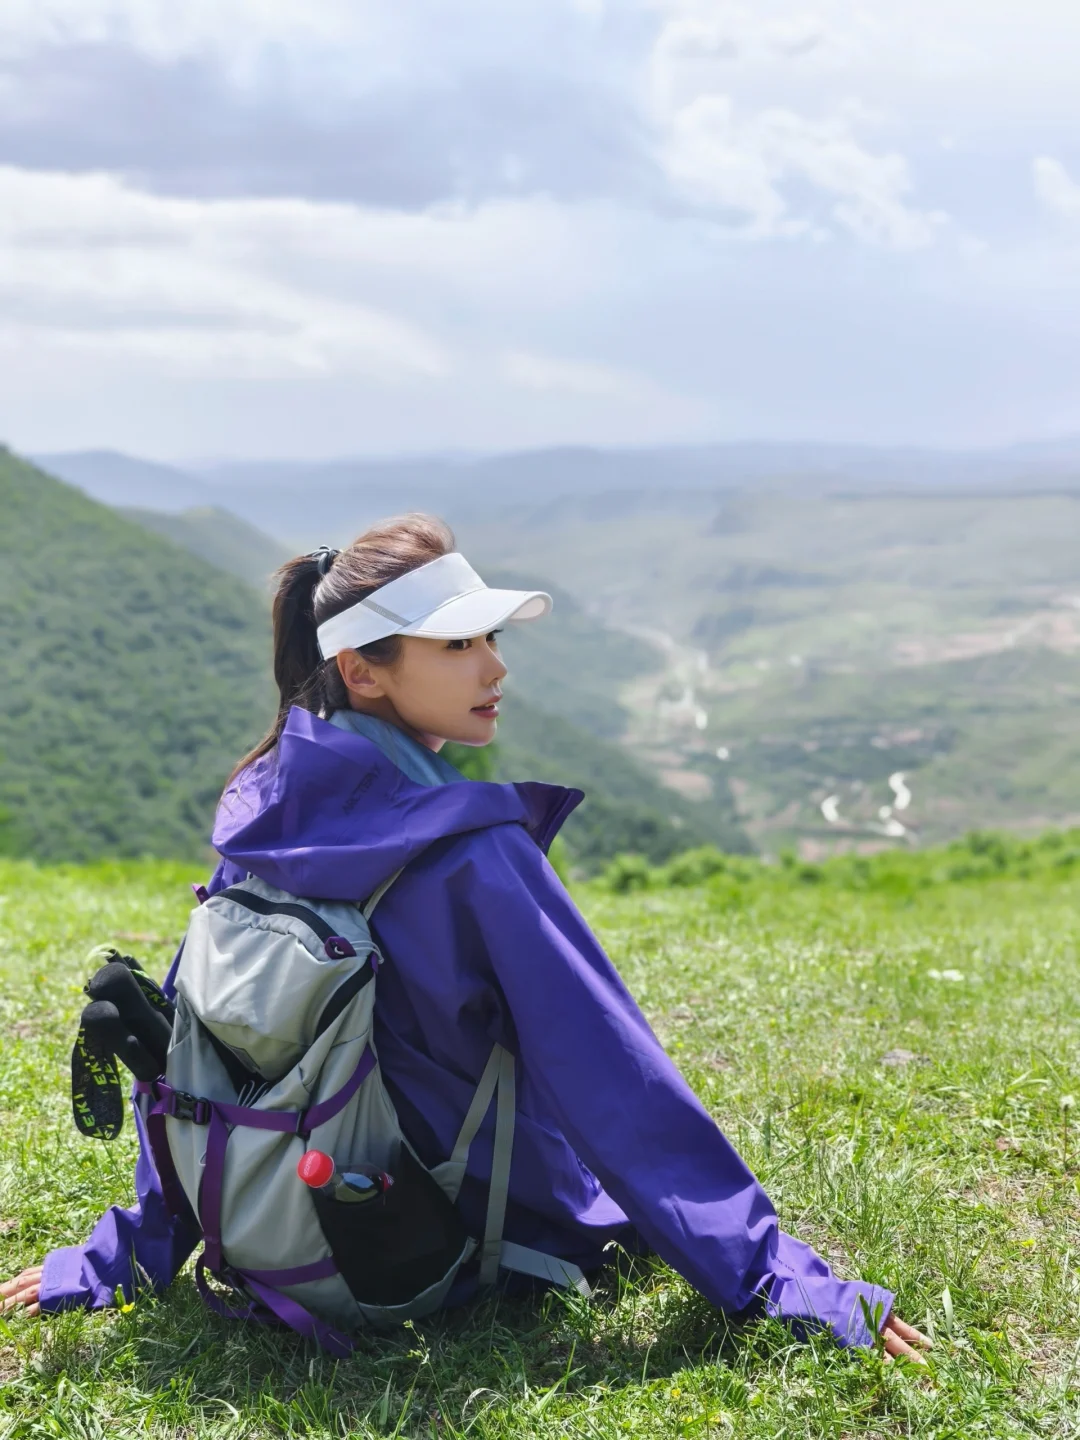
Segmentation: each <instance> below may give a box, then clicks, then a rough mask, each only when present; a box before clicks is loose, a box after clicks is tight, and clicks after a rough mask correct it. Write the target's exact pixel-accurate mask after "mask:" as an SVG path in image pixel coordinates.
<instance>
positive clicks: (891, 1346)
mask: <svg viewBox="0 0 1080 1440" xmlns="http://www.w3.org/2000/svg"><path fill="white" fill-rule="evenodd" d="M881 1333H882V1334H883V1335H884V1337H885V1354H886V1356H887V1357H888V1358H889V1359H904V1360H910V1361H913V1362H914V1364H916V1365H925V1364H926V1361H925V1360H924V1359H923V1357H922V1356H921V1355H920V1354H919V1352H918V1350H915V1349H913V1348H912V1346H910V1345H909V1344H908V1343H907V1341H906V1340H901V1339H900V1336H899V1335H898V1334H897V1333H896V1331H895V1330H883V1331H882V1332H881Z"/></svg>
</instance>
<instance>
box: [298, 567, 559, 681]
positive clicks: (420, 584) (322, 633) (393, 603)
mask: <svg viewBox="0 0 1080 1440" xmlns="http://www.w3.org/2000/svg"><path fill="white" fill-rule="evenodd" d="M550 610H551V596H550V595H546V594H545V593H544V591H543V590H489V589H488V587H487V586H486V585H485V584H484V582H483V580H481V579H480V576H479V575H477V573H476V571H475V570H474V569H473V568H472V566H471V565H470V564H469V562H468V561H467V560H466V559H465V557H464V555H459V554H458V553H457V551H456V550H455V551H454V552H453V553H452V554H450V555H440V556H439V558H438V559H437V560H431V561H429V562H428V564H426V565H421V566H419V567H418V568H417V569H416V570H410V571H409V572H408V573H407V574H406V575H402V576H401V577H400V579H398V580H391V581H390V583H389V584H388V585H383V586H382V587H381V588H380V589H378V590H375V591H373V592H372V593H371V594H370V595H369V596H368V597H367V599H366V600H361V601H359V602H358V603H357V604H356V605H350V606H349V608H348V610H343V611H342V612H341V614H340V615H333V616H331V617H330V619H329V620H324V621H323V623H322V624H321V625H320V626H319V629H318V636H319V649H320V651H321V652H322V657H323V659H324V660H329V659H330V657H331V655H336V654H337V653H338V651H339V650H360V649H362V648H363V647H364V646H365V645H371V644H372V643H373V642H374V641H376V640H384V639H385V638H386V637H387V636H388V635H420V636H423V637H425V638H427V639H431V640H470V639H472V638H473V637H474V636H476V635H487V634H490V632H491V631H492V630H496V629H498V627H499V626H500V625H504V624H505V623H506V622H507V621H508V620H539V619H540V618H541V616H544V615H547V614H548V612H549V611H550Z"/></svg>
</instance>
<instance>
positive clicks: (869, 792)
mask: <svg viewBox="0 0 1080 1440" xmlns="http://www.w3.org/2000/svg"><path fill="white" fill-rule="evenodd" d="M462 528H463V532H464V538H465V541H466V542H467V544H468V546H469V548H470V550H471V551H474V552H475V553H476V554H477V555H479V556H481V557H482V558H484V559H487V558H488V557H495V556H498V557H500V563H503V564H505V565H507V566H516V565H519V564H524V563H525V562H526V560H528V562H529V563H530V564H531V565H532V566H533V568H535V569H536V570H538V571H540V572H541V573H544V574H550V575H551V576H552V578H553V579H554V580H555V581H557V582H558V583H559V584H561V585H563V586H565V587H566V588H567V589H568V590H569V591H570V592H571V593H572V594H573V595H574V596H575V598H576V599H577V600H578V602H579V603H580V604H582V605H587V606H589V607H590V609H591V611H592V612H593V613H594V614H595V615H596V616H597V617H598V618H600V619H603V620H605V621H606V622H607V623H609V624H611V625H615V626H618V627H623V628H625V629H627V630H629V631H631V632H632V633H634V634H636V635H638V636H642V637H646V638H648V639H650V640H651V641H652V642H653V644H654V647H655V654H656V664H655V667H654V670H653V672H652V673H651V674H638V675H636V676H632V677H630V678H628V679H627V681H626V682H625V683H624V685H623V687H622V691H621V696H622V701H623V704H624V706H625V707H626V708H627V709H628V710H630V712H631V714H632V720H631V723H630V726H629V728H628V730H627V732H626V734H625V736H624V739H625V741H626V743H627V744H628V746H629V747H630V749H631V750H632V751H633V753H634V754H635V755H636V756H637V757H638V758H639V759H640V760H641V761H643V762H644V763H645V764H646V765H647V766H649V767H650V768H652V769H653V770H654V771H655V772H657V773H659V775H660V776H661V777H662V778H663V779H664V781H665V782H666V783H667V784H668V785H669V786H670V787H671V788H672V789H673V790H674V791H678V792H679V793H680V794H682V795H684V796H687V797H689V798H692V799H699V800H701V801H702V804H703V806H704V807H705V808H706V809H708V808H709V807H710V806H720V807H725V806H728V805H729V804H730V803H731V801H732V799H733V800H734V803H735V806H736V808H737V813H738V818H739V820H740V822H741V824H742V826H743V828H744V830H745V831H746V833H747V834H749V836H750V837H751V839H752V840H753V841H754V842H755V844H756V845H757V847H758V848H759V849H761V850H762V851H764V852H766V853H771V854H773V855H775V854H777V853H778V852H779V851H780V850H781V849H782V848H783V847H784V846H786V845H797V846H800V847H801V848H802V849H803V851H804V853H805V854H806V855H807V856H815V855H818V854H820V853H825V852H828V851H836V850H843V849H851V848H862V849H867V848H874V847H880V846H882V845H890V844H894V843H897V841H899V843H903V844H907V843H918V844H927V843H934V842H936V841H939V840H942V839H946V838H949V837H951V836H954V835H958V834H963V833H964V832H965V831H966V830H968V829H971V828H973V827H982V826H988V825H989V826H998V825H1008V826H1011V827H1014V828H1017V829H1020V830H1027V831H1029V832H1035V831H1038V830H1040V829H1042V828H1045V826H1046V825H1048V824H1050V823H1055V824H1070V823H1074V822H1075V820H1076V818H1077V817H1080V723H1078V722H1080V491H1075V490H1074V491H1069V490H1052V489H1049V488H1048V489H1046V490H1044V491H1037V492H1031V491H1028V492H1023V491H1021V490H1019V489H1018V490H1016V491H1012V492H1010V491H1007V490H999V491H989V490H986V491H982V492H979V491H975V492H972V491H970V490H969V491H953V492H949V491H944V490H940V489H931V488H927V487H923V488H919V487H918V486H917V485H915V484H913V485H909V486H908V488H906V489H904V488H900V487H899V486H898V487H897V488H895V489H885V488H883V487H881V486H876V487H874V486H868V485H863V486H858V485H855V484H854V483H850V484H846V485H841V484H839V483H830V482H826V481H823V480H815V478H814V477H813V476H809V475H808V476H797V477H789V478H786V479H785V478H783V477H780V478H777V479H776V480H772V481H770V480H769V479H767V478H765V477H762V478H760V479H758V480H757V481H756V482H755V484H754V485H753V486H752V487H750V486H748V487H746V488H731V489H730V490H728V491H725V492H719V491H713V492H709V491H706V490H694V491H681V492H680V491H679V490H677V489H672V490H669V491H655V492H653V493H651V494H645V493H612V494H608V495H604V496H587V497H583V498H578V499H571V498H563V499H561V500H558V501H553V502H550V503H547V504H545V505H543V506H537V507H535V508H533V509H526V508H524V507H521V508H519V509H518V510H517V511H514V512H512V513H511V512H507V513H506V514H503V515H500V514H498V513H492V514H490V515H488V516H486V517H485V518H484V520H483V521H472V522H470V523H469V524H467V525H465V526H463V527H462ZM898 773H899V774H904V775H906V777H907V786H908V789H909V792H910V795H911V801H910V804H909V805H908V806H907V807H906V809H904V810H903V811H900V810H897V809H896V808H895V806H894V798H895V797H894V792H893V791H892V790H891V789H890V787H889V785H888V780H889V777H890V776H892V775H895V774H898ZM830 797H833V798H834V801H835V803H834V805H833V806H832V807H830V809H831V811H832V813H834V814H835V816H836V818H835V819H834V820H832V821H831V822H830V821H829V820H827V819H826V818H825V815H824V814H823V812H822V809H821V806H822V802H823V801H826V800H829V799H830ZM886 808H888V809H889V812H890V813H889V814H887V815H884V816H883V815H882V814H881V812H882V810H883V809H886ZM890 822H891V823H890ZM898 826H900V827H902V829H899V830H898V828H897V827H898ZM889 829H891V830H892V831H893V832H894V833H893V835H892V836H891V837H890V835H888V834H887V831H888V830H889Z"/></svg>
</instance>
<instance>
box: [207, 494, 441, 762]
mask: <svg viewBox="0 0 1080 1440" xmlns="http://www.w3.org/2000/svg"><path fill="white" fill-rule="evenodd" d="M453 548H454V535H453V532H452V531H451V529H450V527H449V526H448V525H446V524H445V523H444V522H443V521H442V520H438V519H436V518H435V517H434V516H433V515H403V516H401V517H400V518H398V519H396V520H388V521H385V522H384V523H383V524H381V525H375V526H373V527H372V528H371V529H370V530H368V531H365V533H364V534H363V535H361V536H360V537H359V538H358V539H356V540H354V541H353V542H352V544H351V545H349V546H347V547H346V548H345V549H344V550H340V551H339V550H331V549H330V548H329V546H326V545H323V546H321V547H320V548H319V549H318V550H316V551H314V552H313V553H312V554H311V555H298V556H297V557H296V558H295V559H294V560H287V561H286V562H285V564H284V565H282V567H281V568H280V570H278V571H277V574H276V576H275V579H276V580H277V590H276V591H275V593H274V605H273V618H274V679H275V681H276V682H277V688H278V712H277V716H276V717H275V719H274V723H273V725H271V727H270V729H269V730H268V731H267V733H266V734H265V735H264V736H263V738H262V739H261V740H260V741H259V743H258V745H256V746H255V748H254V749H253V750H251V751H249V752H248V754H247V755H245V756H244V758H243V759H242V760H241V761H240V763H239V764H238V765H237V766H236V769H235V770H234V771H233V772H232V774H231V775H230V776H229V779H228V782H227V784H226V787H225V788H226V789H228V788H229V786H230V785H232V783H233V781H234V780H235V779H236V777H237V776H238V775H239V774H240V773H241V772H242V771H244V770H246V769H247V767H248V766H249V765H251V764H253V763H254V761H256V760H260V759H261V758H262V757H263V756H264V755H268V754H269V753H270V751H271V750H274V749H276V748H277V744H278V741H279V740H280V739H281V733H282V731H283V730H284V729H285V725H286V723H287V721H288V718H289V711H290V710H291V709H292V708H293V707H294V706H299V707H300V709H302V710H310V711H311V712H312V713H313V714H315V715H321V716H323V717H324V718H329V716H331V715H332V714H333V713H334V711H335V710H346V709H348V708H349V697H348V691H347V690H346V688H345V683H344V681H343V680H342V678H341V674H340V671H339V670H338V666H337V660H336V659H333V658H332V659H330V660H324V659H323V658H322V652H321V651H320V649H319V639H318V633H317V632H318V627H319V626H320V625H321V624H322V623H323V621H325V620H329V619H330V617H331V616H332V615H337V614H340V612H341V611H342V610H347V609H348V608H349V606H351V605H355V604H357V603H358V602H359V601H361V600H364V599H366V598H367V596H368V595H370V594H372V593H373V592H374V591H375V590H378V589H379V588H380V587H381V586H383V585H389V583H390V581H391V580H397V579H399V578H400V577H401V576H402V575H406V574H408V572H409V571H410V570H416V569H418V568H419V566H421V565H426V564H428V562H429V561H431V560H437V559H438V558H439V557H440V556H441V555H447V554H449V553H450V551H451V550H453ZM401 651H402V641H401V636H400V635H389V636H387V637H386V639H384V640H376V641H375V642H374V643H373V644H371V645H365V646H364V647H363V648H362V649H361V650H360V652H359V653H360V654H361V655H362V656H363V657H364V659H365V660H367V661H368V662H369V663H370V664H373V665H395V664H396V663H397V662H398V660H399V659H400V658H401Z"/></svg>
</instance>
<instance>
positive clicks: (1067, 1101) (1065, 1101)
mask: <svg viewBox="0 0 1080 1440" xmlns="http://www.w3.org/2000/svg"><path fill="white" fill-rule="evenodd" d="M1058 1104H1059V1105H1060V1106H1061V1108H1062V1110H1071V1109H1072V1108H1073V1106H1074V1105H1075V1104H1076V1099H1075V1097H1074V1096H1072V1095H1062V1097H1061V1099H1060V1100H1059V1101H1058Z"/></svg>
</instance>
